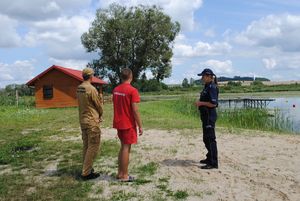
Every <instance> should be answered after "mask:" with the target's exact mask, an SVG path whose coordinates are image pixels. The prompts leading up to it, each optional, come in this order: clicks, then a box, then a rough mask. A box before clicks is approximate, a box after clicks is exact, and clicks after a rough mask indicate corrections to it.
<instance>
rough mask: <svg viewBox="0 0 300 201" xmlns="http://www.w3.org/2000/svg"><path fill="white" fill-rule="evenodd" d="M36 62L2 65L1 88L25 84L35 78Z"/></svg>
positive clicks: (0, 64) (0, 72)
mask: <svg viewBox="0 0 300 201" xmlns="http://www.w3.org/2000/svg"><path fill="white" fill-rule="evenodd" d="M34 64H35V60H23V61H15V62H14V63H12V64H7V63H0V87H5V86H6V85H7V84H12V83H15V84H24V83H26V82H27V81H29V80H30V79H32V78H33V71H34Z"/></svg>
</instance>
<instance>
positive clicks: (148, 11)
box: [81, 4, 180, 85]
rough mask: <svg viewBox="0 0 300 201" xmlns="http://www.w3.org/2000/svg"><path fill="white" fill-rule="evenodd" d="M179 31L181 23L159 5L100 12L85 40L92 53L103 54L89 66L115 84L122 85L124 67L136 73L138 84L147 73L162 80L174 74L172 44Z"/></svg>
mask: <svg viewBox="0 0 300 201" xmlns="http://www.w3.org/2000/svg"><path fill="white" fill-rule="evenodd" d="M179 30H180V25H179V23H178V22H172V20H171V18H170V17H169V16H168V15H166V14H164V13H163V11H162V10H161V9H160V8H157V7H156V6H152V7H146V6H137V7H131V8H126V7H123V6H120V5H117V4H111V5H110V6H109V8H108V9H98V10H97V13H96V18H95V20H94V21H93V23H92V25H91V27H90V28H89V30H88V32H86V33H84V34H83V35H82V36H81V41H82V44H83V46H84V47H85V48H86V50H87V51H88V52H97V53H98V54H99V58H98V59H95V60H94V61H93V62H91V63H89V64H88V65H89V66H90V67H92V68H94V69H95V72H96V74H98V75H100V76H101V77H108V78H109V80H110V82H111V83H112V84H113V85H116V84H118V83H119V82H120V72H121V70H122V68H124V67H129V68H130V69H131V70H132V72H133V76H134V81H136V79H138V78H139V76H140V75H141V73H143V72H145V71H146V70H150V71H151V72H152V74H153V76H154V78H155V79H156V80H157V81H161V80H163V79H164V78H167V77H169V76H170V75H171V69H172V66H171V58H172V56H173V52H172V45H173V41H174V39H175V37H176V35H177V34H178V32H179Z"/></svg>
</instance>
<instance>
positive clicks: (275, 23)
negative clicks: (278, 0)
mask: <svg viewBox="0 0 300 201" xmlns="http://www.w3.org/2000/svg"><path fill="white" fill-rule="evenodd" d="M235 41H236V42H237V43H239V44H242V45H250V46H259V47H276V48H279V49H280V50H282V51H284V52H299V51H300V15H290V14H285V15H269V16H267V17H264V18H262V19H260V20H258V21H253V22H252V23H251V24H250V25H249V26H248V27H247V29H246V30H245V31H243V32H242V33H240V34H238V35H237V36H236V37H235Z"/></svg>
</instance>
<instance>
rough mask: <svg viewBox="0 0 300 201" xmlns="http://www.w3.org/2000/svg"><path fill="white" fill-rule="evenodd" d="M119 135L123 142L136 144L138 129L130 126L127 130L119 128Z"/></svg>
mask: <svg viewBox="0 0 300 201" xmlns="http://www.w3.org/2000/svg"><path fill="white" fill-rule="evenodd" d="M118 137H119V139H120V141H121V142H122V144H136V143H137V131H136V128H129V129H126V130H118Z"/></svg>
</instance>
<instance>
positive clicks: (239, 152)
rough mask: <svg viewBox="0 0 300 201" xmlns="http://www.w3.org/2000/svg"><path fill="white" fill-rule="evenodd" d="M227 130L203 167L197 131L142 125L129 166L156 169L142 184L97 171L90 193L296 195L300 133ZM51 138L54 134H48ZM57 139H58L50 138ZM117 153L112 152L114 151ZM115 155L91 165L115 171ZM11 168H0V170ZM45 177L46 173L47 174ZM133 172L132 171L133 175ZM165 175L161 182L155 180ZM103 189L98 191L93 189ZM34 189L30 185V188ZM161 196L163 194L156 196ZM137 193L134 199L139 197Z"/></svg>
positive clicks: (53, 167)
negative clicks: (214, 163)
mask: <svg viewBox="0 0 300 201" xmlns="http://www.w3.org/2000/svg"><path fill="white" fill-rule="evenodd" d="M253 132H254V131H248V132H247V131H243V133H242V134H229V133H227V131H226V130H225V129H219V130H218V132H217V142H218V149H219V169H214V170H202V169H200V164H199V160H200V159H203V158H204V156H205V154H206V150H205V148H204V145H203V143H202V135H201V132H200V129H199V130H180V131H179V130H171V131H163V130H146V131H145V134H144V135H143V136H142V137H140V138H139V143H138V145H135V146H133V149H132V150H133V153H132V155H131V163H130V169H134V167H140V166H141V165H144V164H147V163H150V162H154V163H156V164H158V169H157V172H156V173H155V174H154V175H153V176H152V177H150V178H146V179H149V180H151V182H150V183H146V184H142V185H138V186H137V185H134V184H128V185H127V184H126V185H118V184H117V185H116V184H114V182H115V180H114V178H112V177H111V176H109V175H110V174H107V175H105V174H104V175H102V176H101V177H100V178H98V179H96V180H94V181H92V182H93V183H94V185H93V188H92V189H93V190H92V192H90V193H89V197H91V198H103V197H106V198H108V199H109V198H111V197H112V195H113V193H114V192H118V191H120V190H121V191H122V190H124V192H126V193H128V192H129V193H130V192H133V193H134V194H135V196H133V197H132V199H130V200H141V199H142V200H174V197H172V196H166V191H162V190H161V189H159V188H158V186H159V185H162V184H164V185H166V186H167V189H169V190H171V191H172V192H176V191H178V190H181V191H186V192H187V193H188V197H187V200H228V201H233V200H237V201H241V200H251V201H252V200H259V201H260V200H263V201H265V200H266V201H267V200H269V201H275V200H293V201H299V200H300V135H275V134H270V133H260V134H258V133H257V132H256V131H255V133H256V134H253ZM109 139H110V140H111V139H114V140H116V141H118V139H116V131H115V130H114V129H108V128H107V129H102V140H109ZM50 140H53V139H50ZM55 140H57V139H55ZM60 140H64V141H78V142H81V138H80V136H71V137H70V136H68V138H65V139H60ZM116 154H117V153H116ZM115 161H116V158H112V159H111V160H107V161H103V160H102V159H101V155H100V158H99V159H98V160H97V161H96V162H95V164H94V167H95V169H96V170H105V168H107V169H108V170H109V171H110V172H111V171H114V170H116V165H115ZM58 163H59V160H57V161H53V162H52V163H50V164H48V165H46V166H45V171H44V173H43V174H42V175H39V178H38V180H40V181H43V182H42V183H47V182H45V181H48V180H49V179H55V178H54V177H52V176H51V175H53V173H55V172H56V171H57V165H58ZM10 171H11V168H9V167H6V166H5V167H4V166H3V167H2V168H1V169H0V176H1V174H6V173H8V172H10ZM49 176H50V177H49ZM134 176H136V175H134ZM163 178H167V182H166V183H161V180H160V179H163ZM99 188H102V189H103V192H102V193H101V194H100V195H99V193H97V191H98V189H99ZM29 191H30V192H31V191H33V192H34V189H33V190H32V189H29ZM160 196H163V199H157V198H160ZM138 198H139V199H138Z"/></svg>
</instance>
